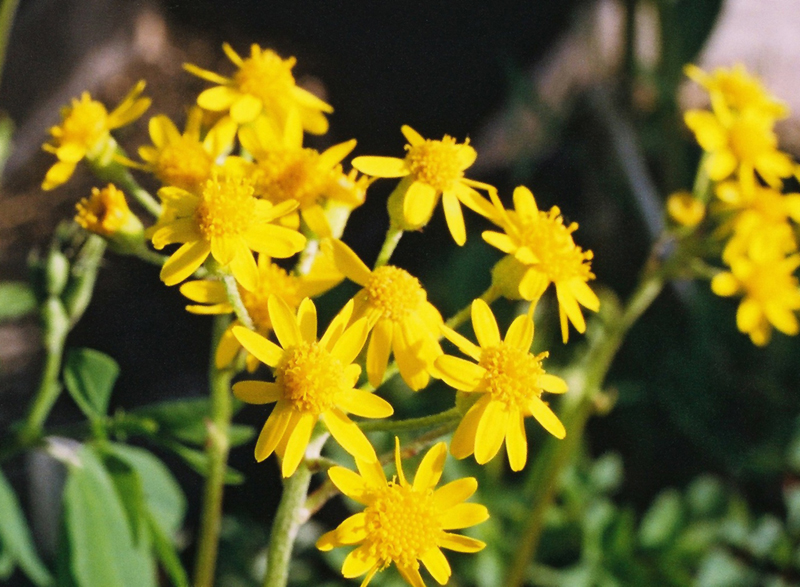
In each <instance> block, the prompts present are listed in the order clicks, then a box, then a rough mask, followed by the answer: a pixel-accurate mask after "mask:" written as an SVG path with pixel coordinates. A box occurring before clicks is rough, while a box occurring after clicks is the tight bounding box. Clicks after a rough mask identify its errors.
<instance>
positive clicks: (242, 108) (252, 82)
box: [183, 43, 333, 135]
mask: <svg viewBox="0 0 800 587" xmlns="http://www.w3.org/2000/svg"><path fill="white" fill-rule="evenodd" d="M222 49H223V50H224V51H225V54H226V55H227V56H228V59H230V60H231V61H232V62H233V64H234V65H235V66H236V67H237V68H238V70H237V72H236V73H235V74H233V77H224V76H221V75H219V74H216V73H214V72H213V71H208V70H206V69H201V68H199V67H197V66H196V65H192V64H189V63H185V64H184V66H183V67H184V69H186V71H188V72H189V73H192V74H194V75H196V76H198V77H201V78H203V79H205V80H208V81H210V82H213V83H215V84H219V85H217V86H215V87H213V88H209V89H207V90H205V91H204V92H202V93H201V94H200V95H199V96H198V97H197V105H198V106H200V107H201V108H205V109H206V110H211V111H213V112H222V111H230V115H231V118H233V120H234V121H236V123H237V124H246V123H248V122H252V121H253V120H255V119H256V118H257V117H258V116H260V115H263V116H266V117H268V118H272V119H273V120H275V121H276V122H278V124H279V125H280V126H283V123H284V122H285V120H286V117H287V116H288V115H289V113H290V112H292V111H297V113H298V114H299V115H300V120H301V122H302V126H303V128H304V129H305V130H306V131H307V132H310V133H312V134H315V135H322V134H325V133H326V132H327V131H328V120H327V119H326V118H325V115H324V114H323V112H328V113H330V112H333V108H332V107H331V106H330V105H329V104H326V103H325V102H323V101H322V100H320V99H319V98H317V97H316V96H315V95H314V94H312V93H310V92H308V91H306V90H304V89H302V88H299V87H297V85H296V84H295V80H294V76H293V75H292V68H293V67H294V64H295V62H296V60H295V58H294V57H290V58H289V59H281V58H280V56H279V55H278V54H277V53H275V52H274V51H271V50H269V49H262V48H261V47H259V46H258V45H256V44H253V45H252V46H251V47H250V57H246V58H244V59H242V58H241V57H240V56H239V55H238V54H237V53H236V51H234V50H233V48H232V47H231V46H230V45H228V43H223V44H222Z"/></svg>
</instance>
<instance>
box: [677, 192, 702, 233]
mask: <svg viewBox="0 0 800 587" xmlns="http://www.w3.org/2000/svg"><path fill="white" fill-rule="evenodd" d="M667 214H669V217H670V218H672V220H674V221H675V222H677V223H678V224H680V225H681V226H688V227H694V226H697V225H698V224H700V222H702V220H703V218H705V215H706V207H705V206H704V205H703V202H701V201H700V200H698V199H697V198H695V197H694V196H692V194H690V193H689V192H687V191H680V192H675V193H674V194H671V195H670V196H669V198H667Z"/></svg>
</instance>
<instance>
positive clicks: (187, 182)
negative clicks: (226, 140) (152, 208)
mask: <svg viewBox="0 0 800 587" xmlns="http://www.w3.org/2000/svg"><path fill="white" fill-rule="evenodd" d="M212 164H213V161H212V160H211V155H209V154H208V153H206V151H205V149H203V145H202V144H200V143H199V142H198V141H196V140H194V139H192V138H190V137H186V136H181V137H180V138H179V139H178V140H177V141H174V142H172V143H170V144H168V145H165V146H164V148H163V149H161V151H160V152H159V154H158V160H157V161H156V164H155V167H156V169H155V175H156V177H158V179H160V180H161V181H162V182H163V183H165V184H168V185H174V186H177V187H179V188H183V189H185V190H191V189H193V188H196V187H197V186H199V185H200V184H201V183H203V182H204V181H205V180H206V179H208V176H209V173H210V171H211V165H212Z"/></svg>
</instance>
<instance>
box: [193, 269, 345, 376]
mask: <svg viewBox="0 0 800 587" xmlns="http://www.w3.org/2000/svg"><path fill="white" fill-rule="evenodd" d="M258 277H259V279H258V287H256V288H255V289H254V290H253V291H247V290H246V289H244V288H243V287H241V286H240V287H239V295H240V296H241V298H242V303H243V304H244V307H245V309H246V310H247V313H248V315H249V316H250V318H251V320H252V321H253V325H254V326H255V330H256V332H258V333H259V334H261V335H263V336H267V335H268V334H269V333H270V332H271V331H272V321H271V320H270V318H269V307H268V305H267V302H268V300H269V296H270V295H273V294H274V295H276V296H278V297H279V298H280V299H282V300H283V301H284V302H286V305H288V306H289V308H290V309H291V310H292V311H295V310H297V307H298V306H299V305H300V302H301V301H302V300H303V298H313V297H316V296H319V295H322V294H323V293H325V292H326V291H328V290H329V289H331V288H333V287H334V286H336V285H337V284H339V283H340V282H341V281H342V279H344V276H343V275H342V274H341V273H340V272H339V271H337V270H336V267H335V266H334V265H333V262H332V261H331V259H330V257H329V256H328V255H325V254H319V255H317V256H316V258H315V259H314V264H313V265H312V266H311V270H310V271H309V272H308V273H307V274H306V275H294V274H291V273H287V272H286V270H285V269H283V268H282V267H280V266H279V265H276V264H275V263H273V262H272V261H271V260H270V258H269V256H268V255H263V254H262V255H259V256H258ZM180 291H181V293H182V294H183V295H184V296H186V297H187V298H189V299H190V300H192V301H193V302H196V304H193V305H188V306H186V310H187V311H189V312H192V313H193V314H230V313H232V312H233V306H232V305H231V304H230V302H229V301H228V295H227V293H226V292H225V286H224V284H223V283H222V282H220V281H217V280H210V279H204V280H198V281H187V282H186V283H184V284H183V285H181V288H180ZM238 324H239V322H238V321H234V322H233V323H231V325H230V326H229V327H228V328H227V330H225V332H224V333H223V334H222V337H221V338H220V341H219V345H218V346H217V352H216V356H215V363H216V366H217V368H218V369H222V368H225V367H227V366H228V365H230V364H231V362H233V360H234V358H236V355H237V354H238V353H239V350H240V349H241V348H242V345H240V344H239V341H238V340H236V337H235V336H233V327H234V326H236V325H238ZM246 364H247V370H248V371H250V372H251V373H252V372H253V371H255V370H256V368H257V367H258V359H257V358H256V357H255V356H254V355H251V354H249V353H248V354H247V359H246Z"/></svg>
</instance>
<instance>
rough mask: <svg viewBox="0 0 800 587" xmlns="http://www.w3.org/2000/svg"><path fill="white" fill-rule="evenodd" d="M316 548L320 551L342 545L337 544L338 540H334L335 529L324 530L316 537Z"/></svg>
mask: <svg viewBox="0 0 800 587" xmlns="http://www.w3.org/2000/svg"><path fill="white" fill-rule="evenodd" d="M315 546H316V547H317V550H320V551H322V552H328V551H331V550H333V549H334V548H336V547H337V546H342V545H341V544H339V541H338V540H336V530H331V531H330V532H325V534H323V535H322V536H320V537H319V538H318V539H317V542H316V544H315Z"/></svg>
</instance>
